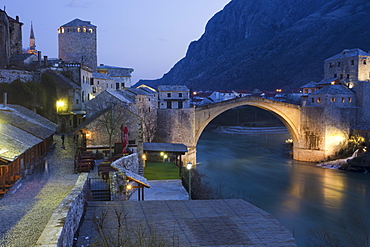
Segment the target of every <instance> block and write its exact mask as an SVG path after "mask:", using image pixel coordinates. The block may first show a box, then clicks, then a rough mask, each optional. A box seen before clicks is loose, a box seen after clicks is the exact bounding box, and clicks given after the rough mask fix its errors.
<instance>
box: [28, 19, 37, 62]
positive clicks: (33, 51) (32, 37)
mask: <svg viewBox="0 0 370 247" xmlns="http://www.w3.org/2000/svg"><path fill="white" fill-rule="evenodd" d="M28 53H29V54H35V55H36V54H37V51H36V43H35V34H34V32H33V25H32V22H31V33H30V48H29V49H28Z"/></svg>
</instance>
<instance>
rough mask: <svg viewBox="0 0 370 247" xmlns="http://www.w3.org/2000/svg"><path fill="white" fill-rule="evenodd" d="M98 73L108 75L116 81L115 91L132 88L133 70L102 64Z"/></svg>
mask: <svg viewBox="0 0 370 247" xmlns="http://www.w3.org/2000/svg"><path fill="white" fill-rule="evenodd" d="M98 72H99V73H102V74H106V75H108V76H109V77H111V78H112V79H114V80H115V82H116V84H115V86H114V89H115V90H118V89H125V88H130V87H131V73H132V72H134V69H132V68H121V67H114V66H108V65H104V64H100V66H98Z"/></svg>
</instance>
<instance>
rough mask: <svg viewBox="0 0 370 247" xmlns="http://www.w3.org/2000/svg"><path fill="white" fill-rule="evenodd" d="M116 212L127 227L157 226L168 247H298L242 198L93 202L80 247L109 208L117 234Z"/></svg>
mask: <svg viewBox="0 0 370 247" xmlns="http://www.w3.org/2000/svg"><path fill="white" fill-rule="evenodd" d="M115 209H119V210H122V211H123V212H124V213H127V219H126V221H125V222H126V227H127V230H128V231H130V232H133V233H134V232H135V231H134V230H133V229H137V228H138V226H145V227H147V228H146V229H149V228H150V227H154V229H155V230H154V232H155V233H157V234H160V235H161V236H163V237H164V238H165V239H167V240H168V241H169V242H168V245H167V246H184V247H185V246H225V247H226V246H276V247H277V246H284V247H288V246H297V245H296V243H295V240H294V238H293V236H292V234H291V233H290V232H289V231H288V230H287V229H286V228H285V227H283V226H282V225H281V224H280V223H279V222H278V221H277V220H276V219H275V218H273V217H272V216H271V215H270V214H269V213H267V212H265V211H263V210H261V209H259V208H257V207H255V206H253V205H252V204H250V203H248V202H246V201H243V200H241V199H228V200H193V201H189V200H168V201H125V202H89V203H88V206H87V208H86V215H85V218H84V221H83V223H82V226H81V228H80V234H79V236H78V241H77V244H76V246H78V247H80V246H88V245H91V244H92V243H94V237H96V236H97V232H96V231H95V230H94V227H93V225H94V224H93V222H92V221H93V218H95V217H101V214H102V212H103V211H104V210H107V218H108V219H109V220H108V222H109V224H108V225H106V228H105V229H111V231H112V232H115V230H112V229H115V228H116V227H117V224H116V223H115V216H114V215H115Z"/></svg>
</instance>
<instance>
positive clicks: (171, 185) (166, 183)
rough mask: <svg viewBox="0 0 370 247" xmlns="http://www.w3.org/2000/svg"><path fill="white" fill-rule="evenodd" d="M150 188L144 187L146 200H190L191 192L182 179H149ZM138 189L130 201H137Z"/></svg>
mask: <svg viewBox="0 0 370 247" xmlns="http://www.w3.org/2000/svg"><path fill="white" fill-rule="evenodd" d="M148 183H149V185H150V188H145V189H144V200H145V201H151V200H189V194H188V192H187V191H186V190H185V188H184V186H182V184H181V179H171V180H149V181H148ZM137 200H138V195H137V190H136V191H135V192H134V193H133V194H132V195H131V197H130V201H137Z"/></svg>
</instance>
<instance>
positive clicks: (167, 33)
mask: <svg viewBox="0 0 370 247" xmlns="http://www.w3.org/2000/svg"><path fill="white" fill-rule="evenodd" d="M230 1H231V0H105V1H101V0H32V1H27V0H2V1H1V6H0V8H1V9H4V6H6V9H5V10H6V12H7V14H8V15H9V16H10V17H13V18H15V17H16V16H17V15H18V16H19V18H20V21H21V22H23V23H24V26H23V47H28V46H29V35H30V26H31V21H32V22H33V27H34V32H35V38H36V49H37V50H40V51H42V55H47V56H49V57H51V58H57V57H58V36H57V29H58V27H59V26H61V25H63V24H66V23H68V22H69V21H71V20H73V19H75V18H79V19H81V20H84V21H91V23H92V24H94V25H96V26H97V27H98V64H101V63H104V64H106V65H112V66H118V67H128V68H134V69H135V71H134V73H133V80H132V82H133V83H136V82H137V81H138V80H139V79H156V78H160V77H162V75H163V74H164V73H167V72H168V71H169V70H170V69H171V68H172V66H173V65H174V64H175V63H176V62H177V61H179V60H180V59H181V58H183V57H184V56H185V54H186V50H187V47H188V45H189V44H190V42H191V41H193V40H197V39H199V38H200V37H201V35H202V34H203V32H204V28H205V25H206V24H207V21H208V20H209V19H210V18H211V17H212V16H213V15H214V14H215V13H217V12H218V11H220V10H222V9H223V7H224V6H225V5H226V4H227V3H229V2H230Z"/></svg>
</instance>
